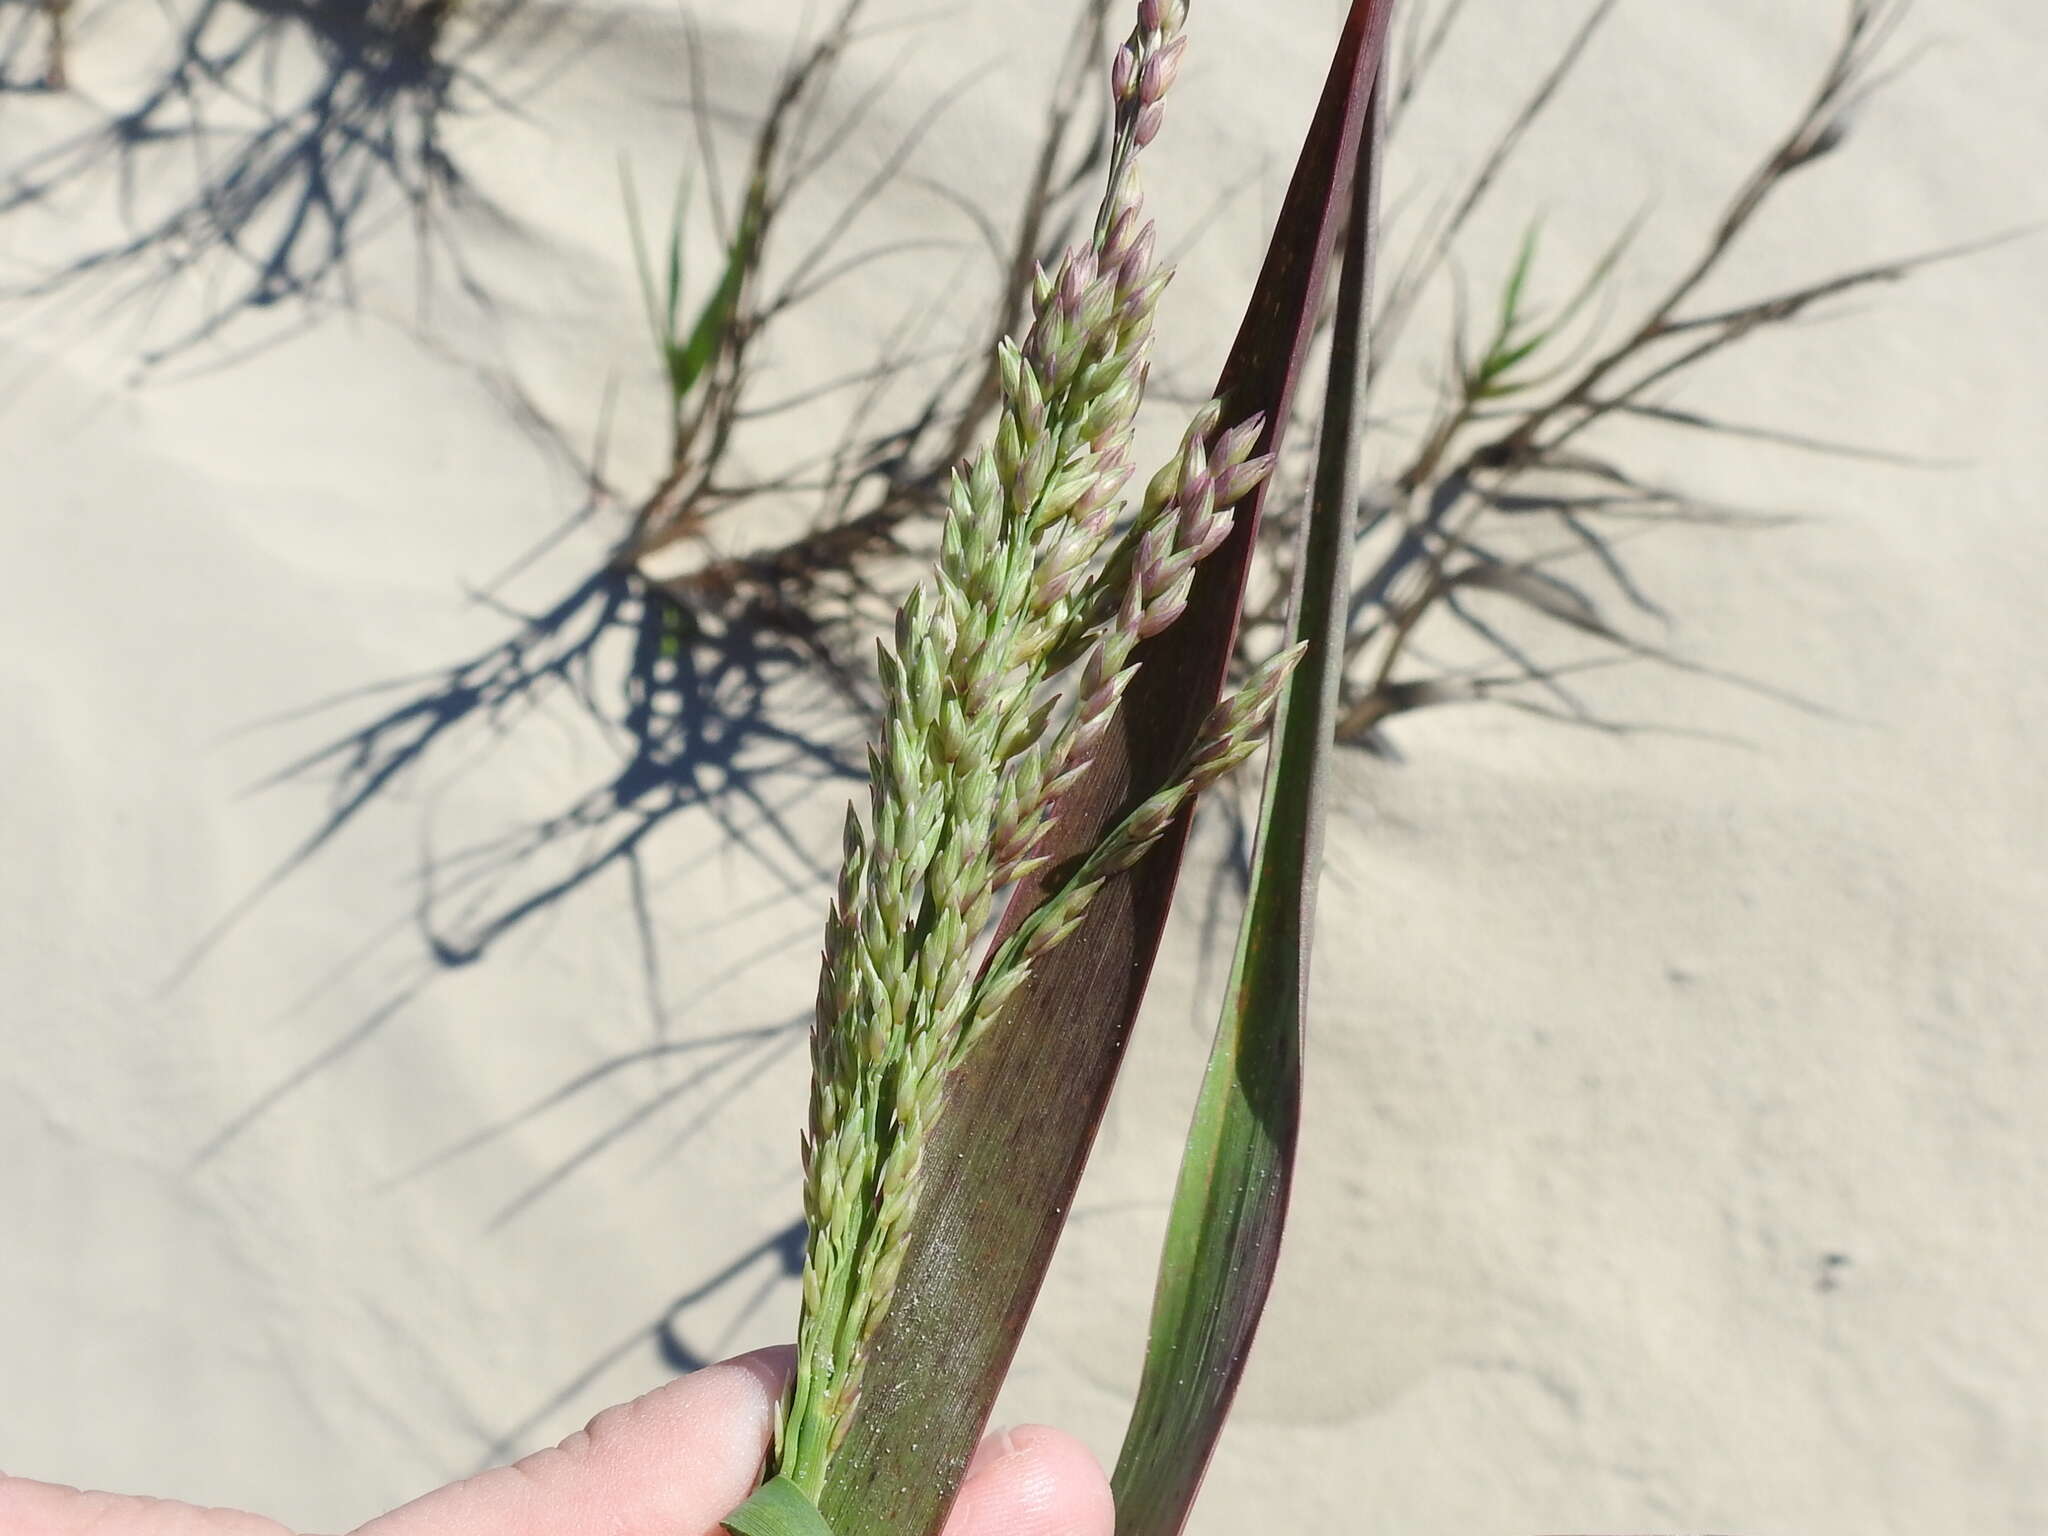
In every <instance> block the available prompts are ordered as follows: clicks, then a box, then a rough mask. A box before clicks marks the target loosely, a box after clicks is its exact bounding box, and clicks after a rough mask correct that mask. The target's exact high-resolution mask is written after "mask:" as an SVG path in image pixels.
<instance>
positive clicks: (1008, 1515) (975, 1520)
mask: <svg viewBox="0 0 2048 1536" xmlns="http://www.w3.org/2000/svg"><path fill="white" fill-rule="evenodd" d="M1115 1527H1116V1508H1115V1506H1114V1505H1113V1504H1111V1502H1110V1497H1109V1479H1108V1478H1106V1477H1104V1476H1103V1475H1102V1467H1101V1464H1100V1463H1098V1462H1097V1461H1096V1459H1095V1457H1094V1456H1093V1454H1091V1453H1090V1451H1089V1450H1088V1447H1086V1446H1085V1445H1083V1444H1082V1443H1081V1442H1080V1441H1078V1440H1076V1439H1075V1438H1074V1437H1073V1436H1072V1435H1069V1434H1064V1433H1062V1432H1061V1431H1059V1430H1057V1429H1047V1428H1046V1427H1045V1426H1044V1425H1043V1424H1025V1425H1023V1426H1021V1427H1019V1428H1017V1429H1012V1430H1008V1431H999V1432H997V1433H996V1434H993V1435H990V1436H989V1437H988V1439H986V1440H984V1441H983V1442H982V1445H981V1449H980V1450H979V1451H977V1452H975V1454H974V1460H973V1462H972V1463H970V1464H969V1466H968V1469H967V1481H966V1482H964V1483H962V1484H961V1485H960V1497H959V1500H958V1501H957V1502H956V1503H955V1504H954V1505H953V1514H952V1517H951V1518H950V1519H948V1520H947V1521H946V1532H945V1536H1110V1533H1111V1532H1112V1531H1113V1530H1114V1529H1115Z"/></svg>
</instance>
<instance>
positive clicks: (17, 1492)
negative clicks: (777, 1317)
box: [0, 1349, 1115, 1536]
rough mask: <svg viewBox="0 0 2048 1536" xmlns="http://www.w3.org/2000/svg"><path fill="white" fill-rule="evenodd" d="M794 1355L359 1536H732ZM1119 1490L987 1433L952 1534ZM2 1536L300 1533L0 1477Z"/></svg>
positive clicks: (1099, 1516) (1084, 1455) (388, 1518)
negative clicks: (725, 1527) (729, 1527)
mask: <svg viewBox="0 0 2048 1536" xmlns="http://www.w3.org/2000/svg"><path fill="white" fill-rule="evenodd" d="M790 1353H791V1352H790V1351H789V1350H786V1349H775V1350H762V1351H760V1352H759V1353H756V1354H751V1355H741V1356H739V1357H738V1358H737V1359H733V1360H728V1361H725V1362H724V1363H723V1364H720V1365H714V1366H709V1367H707V1368H706V1369H704V1370H701V1371H698V1372H696V1373H694V1374H693V1375H689V1376H685V1377H683V1378H681V1379H680V1380H677V1381H672V1382H670V1383H669V1384H668V1385H667V1386H664V1387H661V1388H659V1389H658V1390H656V1391H654V1392H650V1393H648V1394H647V1396H645V1397H643V1398H639V1399H637V1400H635V1401H633V1402H630V1403H625V1404H622V1405H621V1406H619V1407H617V1408H610V1409H607V1410H606V1411H605V1412H603V1413H601V1414H599V1415H598V1416H597V1417H596V1418H594V1419H592V1420H591V1421H590V1424H589V1426H588V1427H587V1428H585V1429H582V1430H579V1431H578V1432H577V1433H575V1434H573V1435H571V1436H570V1437H569V1438H568V1439H567V1440H564V1441H563V1442H562V1443H561V1444H560V1445H558V1446H555V1447H553V1448H552V1449H550V1450H545V1451H538V1452H536V1453H535V1454H533V1455H531V1456H528V1457H527V1458H526V1459H525V1460H523V1461H520V1462H517V1463H515V1464H514V1465H512V1466H509V1467H499V1468H496V1469H494V1470H492V1471H489V1472H485V1473H482V1474H480V1475H479V1476H476V1477H472V1478H467V1479H465V1480H463V1481H462V1482H459V1483H450V1484H449V1485H448V1486H447V1487H445V1488H437V1489H435V1490H434V1491H433V1492H432V1493H429V1494H425V1495H423V1496H422V1497H420V1498H417V1499H415V1500H413V1501H412V1502H411V1503H410V1504H406V1505H404V1506H402V1507H400V1508H398V1509H394V1510H392V1511H391V1512H390V1513H389V1514H386V1515H379V1516H378V1517H377V1518H376V1519H374V1520H372V1521H370V1522H369V1523H368V1524H367V1525H363V1526H359V1527H358V1528H357V1529H356V1530H355V1531H354V1532H353V1533H352V1536H722V1528H721V1527H720V1525H719V1519H720V1517H721V1516H723V1515H725V1514H728V1513H730V1512H731V1510H732V1509H733V1508H734V1506H736V1505H737V1504H739V1502H740V1501H741V1500H742V1499H744V1498H745V1497H746V1496H747V1493H748V1491H749V1490H750V1489H751V1487H752V1485H753V1482H754V1479H755V1477H756V1476H757V1475H758V1473H759V1470H760V1466H761V1461H762V1457H763V1455H764V1454H765V1452H766V1449H767V1445H768V1439H769V1433H770V1426H771V1424H772V1423H773V1415H774V1406H775V1401H776V1399H777V1398H778V1397H779V1396H780V1395H781V1392H782V1389H783V1386H784V1384H785V1383H786V1381H787V1379H788V1372H789V1368H790ZM1114 1523H1115V1522H1114V1516H1113V1513H1112V1510H1111V1505H1110V1498H1109V1485H1108V1482H1107V1481H1106V1479H1104V1477H1103V1475H1102V1469H1101V1467H1100V1466H1099V1465H1098V1464H1097V1463H1096V1461H1095V1458H1094V1457H1093V1456H1092V1455H1091V1454H1090V1453H1089V1452H1088V1450H1087V1448H1086V1447H1085V1446H1083V1445H1082V1444H1081V1443H1080V1442H1079V1441H1077V1440H1075V1439H1074V1438H1073V1437H1072V1436H1070V1435H1066V1434H1062V1433H1061V1432H1060V1431H1059V1430H1056V1429H1046V1428H1043V1427H1041V1426H1038V1425H1026V1426H1024V1427H1023V1428H1020V1429H1014V1430H1010V1431H1007V1432H1004V1433H1001V1434H997V1435H992V1436H990V1437H989V1439H988V1440H986V1441H984V1442H983V1444H982V1447H981V1450H980V1451H979V1452H977V1453H976V1455H975V1458H974V1461H973V1464H972V1465H971V1466H970V1468H969V1470H968V1475H967V1481H966V1482H965V1483H964V1484H963V1485H962V1487H961V1490H960V1498H959V1502H958V1503H956V1504H955V1505H954V1508H953V1514H952V1517H951V1518H950V1519H949V1520H948V1521H947V1522H946V1530H945V1536H1110V1533H1111V1531H1112V1529H1113V1526H1114ZM0 1532H4V1533H5V1536H88V1533H90V1536H291V1533H290V1532H289V1531H288V1530H287V1529H286V1527H284V1526H282V1525H279V1524H278V1523H277V1522H276V1521H274V1520H269V1519H266V1518H264V1517H263V1516H261V1515H253V1514H245V1513H243V1512H242V1511H240V1510H234V1509H201V1508H198V1507H197V1506H195V1505H190V1504H178V1503H173V1502H170V1501H167V1500H163V1499H150V1498H137V1497H134V1496H132V1495H128V1494H111V1493H82V1492H80V1491H79V1490H78V1489H75V1488H64V1487H59V1486H58V1485H56V1484H54V1483H39V1482H34V1481H31V1480H30V1479H28V1478H21V1477H8V1476H6V1475H4V1474H0Z"/></svg>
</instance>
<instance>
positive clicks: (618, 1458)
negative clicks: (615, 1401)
mask: <svg viewBox="0 0 2048 1536" xmlns="http://www.w3.org/2000/svg"><path fill="white" fill-rule="evenodd" d="M793 1354H794V1352H793V1351H792V1350H789V1349H787V1348H783V1349H765V1350H761V1351H759V1352H757V1353H755V1354H751V1355H741V1356H740V1357H739V1358H738V1359H735V1360H728V1361H726V1362H725V1363H724V1364H722V1365H712V1366H706V1367H705V1368H704V1369H703V1370H701V1371H696V1372H694V1373H692V1374H691V1375H688V1376H685V1377H682V1378H681V1379H680V1380H677V1381H672V1382H670V1383H669V1384H668V1385H667V1386H665V1387H662V1388H660V1389H659V1390H658V1391H654V1392H650V1393H648V1394H647V1395H646V1396H645V1397H643V1398H639V1399H637V1400H636V1401H634V1402H630V1403H626V1404H624V1405H622V1406H621V1407H617V1408H608V1409H606V1410H605V1411H604V1412H603V1413H601V1414H599V1415H598V1416H597V1417H596V1418H594V1419H592V1420H591V1421H590V1427H589V1428H587V1429H584V1430H581V1431H579V1432H578V1433H576V1434H573V1435H571V1436H570V1437H569V1438H568V1439H567V1440H564V1441H563V1442H562V1443H561V1444H560V1445H558V1446H556V1447H555V1448H554V1449H553V1450H548V1451H541V1452H538V1453H536V1454H535V1455H532V1456H529V1457H527V1458H526V1459H525V1460H524V1461H521V1462H518V1463H516V1464H514V1465H513V1466H509V1467H499V1468H497V1469H496V1470H494V1471H490V1472H486V1473H483V1474H482V1475H481V1476H478V1477H472V1478H470V1479H468V1480H467V1481H465V1482H460V1483H451V1484H450V1485H449V1486H447V1487H446V1488H438V1489H436V1490H435V1491H434V1492H432V1493H430V1494H428V1495H426V1496H425V1497H424V1498H420V1499H415V1500H414V1501H413V1502H412V1503H410V1504H408V1505H406V1506H405V1507H404V1508H403V1509H396V1510H393V1511H392V1512H391V1513H390V1514H388V1515H385V1516H383V1517H382V1518H381V1519H377V1520H372V1521H371V1522H370V1523H369V1524H368V1525H366V1526H364V1527H362V1529H361V1530H360V1531H358V1532H357V1533H356V1536H718V1533H719V1529H720V1528H719V1519H720V1517H721V1516H724V1515H727V1514H730V1513H731V1512H732V1511H733V1510H734V1509H735V1508H737V1507H738V1505H739V1504H740V1502H741V1501H742V1500H743V1499H745V1498H746V1496H747V1495H748V1493H750V1492H751V1491H752V1490H753V1486H754V1482H755V1479H756V1478H757V1477H759V1475H760V1471H761V1461H762V1458H763V1456H764V1455H765V1454H766V1453H767V1449H768V1438H769V1435H770V1433H771V1431H772V1429H773V1426H774V1422H775V1403H776V1401H777V1399H779V1398H780V1397H781V1395H782V1389H783V1385H784V1383H785V1382H786V1381H787V1380H788V1379H789V1372H790V1368H791V1361H792V1357H793Z"/></svg>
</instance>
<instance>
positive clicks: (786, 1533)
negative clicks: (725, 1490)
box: [725, 1477, 832, 1536]
mask: <svg viewBox="0 0 2048 1536" xmlns="http://www.w3.org/2000/svg"><path fill="white" fill-rule="evenodd" d="M725 1528H726V1529H727V1530H728V1531H731V1532H732V1536H832V1527H831V1526H829V1525H827V1524H826V1523H825V1517H824V1516H823V1515H821V1514H819V1513H818V1508H817V1506H816V1505H815V1504H813V1503H812V1502H811V1501H810V1500H809V1499H807V1498H805V1497H804V1494H803V1490H802V1489H801V1488H799V1487H797V1485H796V1484H795V1483H792V1482H791V1481H790V1480H789V1479H788V1478H786V1477H776V1478H770V1479H769V1480H768V1481H767V1482H765V1483H763V1484H762V1485H761V1486H760V1487H759V1488H756V1489H755V1490H754V1492H753V1495H752V1497H750V1498H749V1499H748V1500H747V1502H746V1503H744V1504H742V1505H741V1506H740V1507H739V1508H738V1509H736V1510H734V1511H733V1512H732V1513H731V1514H729V1515H727V1516H726V1517H725Z"/></svg>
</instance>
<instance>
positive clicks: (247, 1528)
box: [0, 1476, 289, 1536]
mask: <svg viewBox="0 0 2048 1536" xmlns="http://www.w3.org/2000/svg"><path fill="white" fill-rule="evenodd" d="M0 1532H5V1533H6V1536H87V1533H90V1536H289V1533H288V1532H287V1531H286V1530H285V1528H284V1527H283V1526H281V1525H279V1524H277V1522H275V1521H274V1520H265V1519H263V1518H262V1517H261V1516H258V1515H245V1514H243V1513H242V1512H241V1511H240V1510H237V1509H201V1508H199V1507H198V1506H197V1505H194V1504H179V1503H176V1502H174V1501H172V1500H170V1499H142V1498H131V1497H130V1496H128V1495H126V1494H120V1493H81V1492H79V1491H78V1490H77V1489H76V1488H64V1487H60V1486H59V1485H57V1484H56V1483H32V1482H30V1481H29V1480H28V1479H27V1478H25V1477H4V1476H0Z"/></svg>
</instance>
